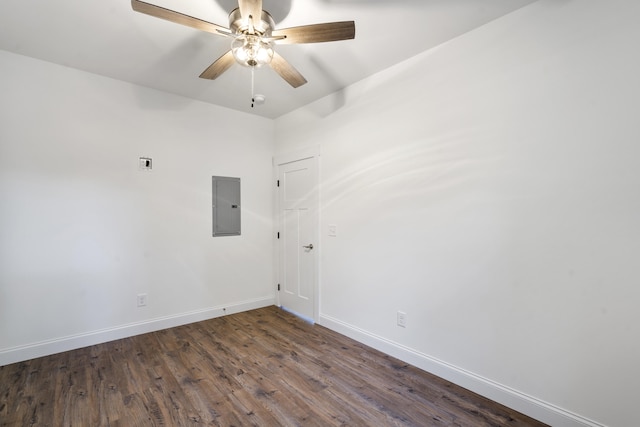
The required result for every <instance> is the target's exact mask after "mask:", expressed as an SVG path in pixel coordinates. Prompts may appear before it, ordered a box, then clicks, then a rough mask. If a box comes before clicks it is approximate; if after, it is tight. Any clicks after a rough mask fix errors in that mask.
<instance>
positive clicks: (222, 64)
mask: <svg viewBox="0 0 640 427" xmlns="http://www.w3.org/2000/svg"><path fill="white" fill-rule="evenodd" d="M235 62H236V59H235V58H234V57H233V53H231V51H228V52H227V53H225V54H224V55H222V56H221V57H220V58H218V59H216V60H215V61H214V63H213V64H211V65H209V67H208V68H207V69H206V70H204V71H203V72H202V74H200V78H201V79H209V80H214V79H216V78H218V77H219V76H220V74H222V73H224V72H225V71H227V70H228V69H229V67H231V66H232V65H233V64H234V63H235Z"/></svg>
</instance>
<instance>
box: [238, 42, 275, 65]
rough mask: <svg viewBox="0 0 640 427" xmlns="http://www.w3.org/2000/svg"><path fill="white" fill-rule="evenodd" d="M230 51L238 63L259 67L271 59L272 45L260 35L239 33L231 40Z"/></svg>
mask: <svg viewBox="0 0 640 427" xmlns="http://www.w3.org/2000/svg"><path fill="white" fill-rule="evenodd" d="M231 52H232V53H233V57H234V58H235V59H236V61H237V62H238V64H240V65H243V66H245V67H261V66H263V65H266V64H269V63H270V62H271V60H272V59H273V45H272V43H271V42H269V41H265V40H262V38H261V37H260V36H255V35H249V34H241V35H239V36H237V37H236V38H235V39H233V41H232V42H231Z"/></svg>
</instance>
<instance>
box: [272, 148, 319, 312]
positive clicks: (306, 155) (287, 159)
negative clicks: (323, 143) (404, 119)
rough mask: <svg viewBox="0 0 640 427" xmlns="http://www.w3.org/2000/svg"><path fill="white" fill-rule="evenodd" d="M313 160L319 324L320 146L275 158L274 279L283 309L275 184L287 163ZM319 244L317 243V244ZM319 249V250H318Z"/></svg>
mask: <svg viewBox="0 0 640 427" xmlns="http://www.w3.org/2000/svg"><path fill="white" fill-rule="evenodd" d="M306 159H312V161H313V166H314V170H315V171H314V177H313V180H314V185H315V191H314V195H313V198H314V199H315V200H314V203H315V212H314V213H313V224H314V225H313V227H312V235H313V239H314V246H315V247H314V250H313V252H312V253H313V262H314V264H315V274H314V277H313V284H312V286H313V319H310V320H312V321H313V322H314V323H316V322H318V319H319V316H320V251H321V250H322V244H321V243H322V242H320V146H314V147H309V148H305V149H302V150H298V151H294V152H290V153H285V154H281V155H278V156H275V157H273V182H274V188H275V191H274V192H273V200H274V203H273V206H274V210H273V219H274V220H273V228H274V232H273V236H274V239H273V241H274V243H273V249H274V254H275V256H274V257H273V258H274V279H275V284H276V286H275V294H276V298H275V300H276V305H277V306H278V307H282V304H281V301H280V292H279V291H278V284H279V283H280V258H281V257H282V253H281V246H280V242H281V240H279V239H278V237H277V236H278V232H279V231H280V197H279V195H280V189H279V188H278V187H277V185H276V184H275V183H276V182H277V180H278V176H279V171H280V166H281V165H285V164H287V163H293V162H297V161H299V160H306ZM315 242H317V243H315ZM316 249H317V250H316Z"/></svg>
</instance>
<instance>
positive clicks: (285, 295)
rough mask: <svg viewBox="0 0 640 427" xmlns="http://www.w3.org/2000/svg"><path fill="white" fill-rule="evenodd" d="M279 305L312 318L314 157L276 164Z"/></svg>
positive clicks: (315, 223) (315, 222) (315, 220)
mask: <svg viewBox="0 0 640 427" xmlns="http://www.w3.org/2000/svg"><path fill="white" fill-rule="evenodd" d="M278 181H279V187H278V190H279V191H278V216H279V233H280V239H279V261H280V266H279V282H280V293H279V298H280V305H281V306H282V307H284V308H285V309H286V310H289V311H291V312H293V313H295V314H297V315H299V316H301V317H304V318H306V319H307V320H310V321H315V319H316V265H317V253H318V239H317V234H318V233H317V229H318V202H317V199H318V194H317V187H318V185H317V182H318V177H317V173H316V158H307V159H302V160H296V161H291V162H288V163H283V164H280V165H278Z"/></svg>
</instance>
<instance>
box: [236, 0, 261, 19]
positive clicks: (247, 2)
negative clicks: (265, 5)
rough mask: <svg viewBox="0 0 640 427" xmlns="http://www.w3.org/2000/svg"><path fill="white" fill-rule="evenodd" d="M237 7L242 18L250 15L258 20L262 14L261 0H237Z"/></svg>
mask: <svg viewBox="0 0 640 427" xmlns="http://www.w3.org/2000/svg"><path fill="white" fill-rule="evenodd" d="M238 7H239V8H240V16H241V17H242V19H249V16H252V17H253V19H257V20H258V21H260V17H261V16H262V0H238ZM256 23H257V22H256Z"/></svg>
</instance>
